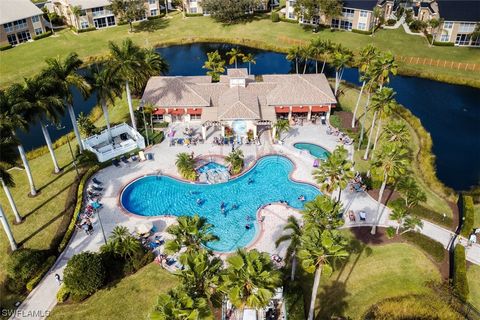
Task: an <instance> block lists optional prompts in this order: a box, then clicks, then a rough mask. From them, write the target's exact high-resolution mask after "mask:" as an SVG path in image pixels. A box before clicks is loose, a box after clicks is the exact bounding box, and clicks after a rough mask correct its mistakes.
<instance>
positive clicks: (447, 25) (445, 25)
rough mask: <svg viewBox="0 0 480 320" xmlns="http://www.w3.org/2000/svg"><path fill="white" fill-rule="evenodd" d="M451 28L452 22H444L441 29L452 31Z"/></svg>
mask: <svg viewBox="0 0 480 320" xmlns="http://www.w3.org/2000/svg"><path fill="white" fill-rule="evenodd" d="M452 27H453V22H452V21H445V22H444V23H443V28H444V29H452Z"/></svg>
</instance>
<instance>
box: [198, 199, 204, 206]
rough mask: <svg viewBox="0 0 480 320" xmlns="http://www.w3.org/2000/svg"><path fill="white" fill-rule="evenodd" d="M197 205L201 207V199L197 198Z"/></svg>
mask: <svg viewBox="0 0 480 320" xmlns="http://www.w3.org/2000/svg"><path fill="white" fill-rule="evenodd" d="M197 204H198V205H199V206H201V205H202V204H203V199H200V198H198V199H197Z"/></svg>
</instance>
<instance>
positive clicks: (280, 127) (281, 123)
mask: <svg viewBox="0 0 480 320" xmlns="http://www.w3.org/2000/svg"><path fill="white" fill-rule="evenodd" d="M275 130H276V133H275V139H277V140H281V139H280V138H281V137H282V133H284V132H288V131H289V130H290V121H288V120H287V119H280V120H278V121H277V123H275Z"/></svg>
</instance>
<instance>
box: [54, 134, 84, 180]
mask: <svg viewBox="0 0 480 320" xmlns="http://www.w3.org/2000/svg"><path fill="white" fill-rule="evenodd" d="M62 129H65V126H57V130H62ZM66 136H67V143H68V149H69V150H70V154H71V155H72V162H73V167H74V168H75V172H76V173H77V180H80V173H79V172H78V167H77V161H76V160H75V156H74V154H73V150H72V145H71V144H70V138H69V137H68V133H67V135H66Z"/></svg>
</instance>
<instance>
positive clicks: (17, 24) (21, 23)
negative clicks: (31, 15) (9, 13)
mask: <svg viewBox="0 0 480 320" xmlns="http://www.w3.org/2000/svg"><path fill="white" fill-rule="evenodd" d="M13 27H14V28H15V30H20V29H26V28H27V19H22V20H17V21H14V22H13Z"/></svg>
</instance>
